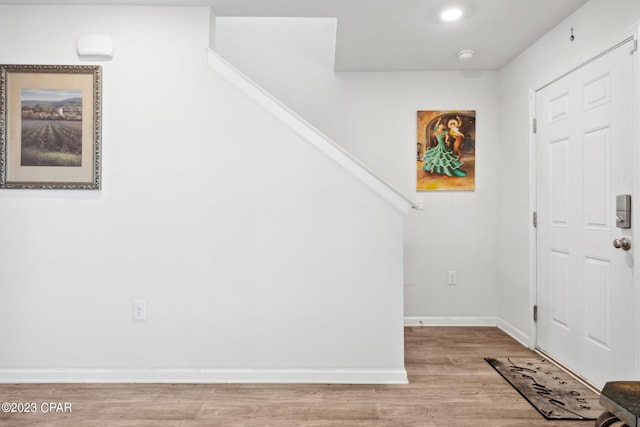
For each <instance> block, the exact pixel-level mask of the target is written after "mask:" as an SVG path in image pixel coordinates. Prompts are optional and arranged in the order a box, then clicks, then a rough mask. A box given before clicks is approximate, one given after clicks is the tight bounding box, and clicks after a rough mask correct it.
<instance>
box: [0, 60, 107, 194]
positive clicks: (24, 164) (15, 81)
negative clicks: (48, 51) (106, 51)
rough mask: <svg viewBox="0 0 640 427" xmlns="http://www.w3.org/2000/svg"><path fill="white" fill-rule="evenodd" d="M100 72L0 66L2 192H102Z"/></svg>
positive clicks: (83, 68) (63, 67) (85, 68)
mask: <svg viewBox="0 0 640 427" xmlns="http://www.w3.org/2000/svg"><path fill="white" fill-rule="evenodd" d="M101 104H102V71H101V67H100V66H93V65H0V188H51V189H90V190H97V189H100V177H101V175H100V163H101V158H100V156H101V152H100V149H101V148H100V147H101V145H100V144H101V114H102V112H101Z"/></svg>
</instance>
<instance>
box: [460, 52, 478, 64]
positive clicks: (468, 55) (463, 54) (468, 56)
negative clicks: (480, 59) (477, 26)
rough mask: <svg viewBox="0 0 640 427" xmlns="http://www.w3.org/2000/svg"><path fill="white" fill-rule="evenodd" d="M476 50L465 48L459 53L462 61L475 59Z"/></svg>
mask: <svg viewBox="0 0 640 427" xmlns="http://www.w3.org/2000/svg"><path fill="white" fill-rule="evenodd" d="M475 53H476V51H475V50H473V49H464V50H461V51H460V52H458V53H457V56H458V59H459V60H460V62H469V61H471V60H472V59H473V56H474V55H475Z"/></svg>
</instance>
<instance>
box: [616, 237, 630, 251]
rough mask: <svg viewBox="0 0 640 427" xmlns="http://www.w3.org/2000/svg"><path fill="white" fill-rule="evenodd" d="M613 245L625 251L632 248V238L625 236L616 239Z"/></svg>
mask: <svg viewBox="0 0 640 427" xmlns="http://www.w3.org/2000/svg"><path fill="white" fill-rule="evenodd" d="M613 247H614V248H617V249H622V250H623V251H628V250H629V249H631V240H629V239H627V238H626V237H623V238H621V239H616V240H614V241H613Z"/></svg>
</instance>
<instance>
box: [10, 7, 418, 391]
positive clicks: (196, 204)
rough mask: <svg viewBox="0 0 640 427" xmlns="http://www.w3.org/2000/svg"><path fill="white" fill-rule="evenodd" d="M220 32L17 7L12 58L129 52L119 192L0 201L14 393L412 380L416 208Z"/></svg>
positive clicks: (107, 153)
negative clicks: (244, 65)
mask: <svg viewBox="0 0 640 427" xmlns="http://www.w3.org/2000/svg"><path fill="white" fill-rule="evenodd" d="M209 20H210V11H209V9H208V8H198V7H195V8H166V7H55V8H54V7H47V6H34V7H21V6H4V7H0V38H2V39H5V40H9V39H14V40H18V39H19V40H21V41H22V43H21V45H23V46H25V45H28V46H30V48H29V49H28V50H25V49H23V48H21V47H20V46H18V45H15V44H9V43H7V44H2V45H1V46H0V62H2V63H68V64H77V63H80V61H79V60H78V59H77V57H76V56H75V51H74V49H73V46H74V41H75V38H76V37H77V36H78V35H81V34H94V33H99V34H109V35H111V36H112V37H113V39H114V40H115V42H116V46H117V51H116V56H115V58H114V60H113V61H110V62H105V63H102V64H101V65H102V66H103V85H104V93H103V100H104V104H103V189H102V190H101V191H100V192H86V191H26V190H25V191H21V190H19V191H15V190H14V191H6V190H5V191H2V192H0V218H1V220H0V235H1V236H2V239H3V242H5V244H3V245H2V246H1V247H0V260H2V261H1V262H2V265H1V267H2V268H1V269H0V284H1V285H0V330H2V331H3V339H2V343H0V382H28V381H35V382H41V381H53V382H55V381H65V382H69V381H79V382H94V381H119V382H161V381H168V382H353V383H358V382H369V383H385V382H391V383H402V382H406V380H407V378H406V372H405V370H404V357H403V355H404V354H403V295H402V289H403V288H402V274H403V273H402V266H403V260H402V247H403V243H402V239H403V231H402V229H403V215H404V212H406V211H407V210H408V209H409V207H410V202H409V201H408V200H407V199H406V198H404V196H402V195H400V194H398V193H397V192H396V191H395V190H393V189H392V188H391V187H389V186H388V185H386V184H385V183H383V182H382V181H380V180H379V179H377V178H376V177H375V176H374V175H373V174H371V172H370V171H368V170H367V169H366V168H364V167H362V165H360V164H358V163H357V162H354V161H353V159H351V158H349V156H348V155H346V153H344V152H343V151H342V150H340V149H339V148H338V147H336V146H335V144H332V143H331V142H330V141H328V140H327V139H326V138H324V137H323V136H322V135H321V134H320V133H319V132H317V131H316V130H314V129H313V128H311V127H309V126H308V125H306V124H305V123H304V122H303V121H301V120H300V119H299V118H297V117H295V115H293V114H291V112H288V111H287V110H286V108H284V107H282V106H281V105H279V104H278V103H277V102H276V101H275V100H273V99H272V98H270V97H269V96H268V95H266V94H264V93H261V91H260V89H259V88H257V87H255V86H252V85H251V84H250V82H248V81H247V80H246V79H244V78H242V76H241V75H239V74H238V73H237V72H236V71H235V70H233V68H232V67H229V66H228V64H225V63H224V62H223V61H219V60H218V59H219V58H216V56H215V55H214V54H212V53H211V52H208V53H207V52H206V51H205V50H206V47H207V46H208V45H209V31H208V30H209ZM24 22H29V23H30V25H29V26H25V25H23V23H24ZM207 54H208V58H207ZM207 60H209V63H210V65H212V66H213V69H211V67H210V66H209V65H208V64H207ZM216 61H217V62H216ZM236 80H238V81H236ZM230 82H231V83H233V84H230ZM243 86H245V87H244V88H243ZM240 89H241V90H240ZM251 92H256V93H254V94H252V93H251ZM270 104H271V105H270ZM265 107H266V108H265ZM138 299H142V300H145V301H146V302H147V311H148V318H147V320H146V321H134V320H132V301H133V300H138Z"/></svg>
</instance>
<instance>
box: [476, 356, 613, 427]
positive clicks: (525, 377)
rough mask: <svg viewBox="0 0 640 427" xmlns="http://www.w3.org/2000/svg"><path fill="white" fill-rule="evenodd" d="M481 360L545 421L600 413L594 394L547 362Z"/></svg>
mask: <svg viewBox="0 0 640 427" xmlns="http://www.w3.org/2000/svg"><path fill="white" fill-rule="evenodd" d="M484 360H486V361H487V362H488V363H489V364H490V365H491V366H493V368H494V369H495V370H496V371H498V373H499V374H500V375H502V376H503V377H504V379H506V380H507V381H508V382H509V383H510V384H511V385H512V386H513V388H515V389H516V390H518V392H519V393H520V394H521V395H522V396H523V397H524V398H525V399H527V400H528V401H529V403H531V404H532V405H533V407H534V408H536V409H537V410H538V412H540V413H541V414H542V415H543V416H544V417H545V418H546V419H548V420H595V419H597V418H598V416H599V415H600V414H601V413H602V411H603V409H602V407H601V406H600V404H599V403H598V399H599V396H598V395H597V394H596V393H594V392H593V391H591V390H590V389H588V388H587V387H586V386H585V385H583V384H581V383H580V382H579V381H577V380H576V379H574V378H573V377H572V376H571V375H569V374H567V373H566V372H564V371H563V370H562V369H560V368H558V367H557V366H556V365H554V364H552V363H551V362H548V361H547V360H546V359H537V358H513V359H512V358H499V359H491V358H488V357H485V359H484Z"/></svg>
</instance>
